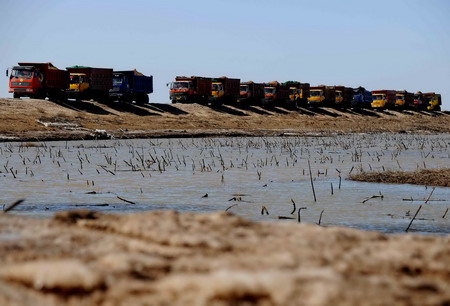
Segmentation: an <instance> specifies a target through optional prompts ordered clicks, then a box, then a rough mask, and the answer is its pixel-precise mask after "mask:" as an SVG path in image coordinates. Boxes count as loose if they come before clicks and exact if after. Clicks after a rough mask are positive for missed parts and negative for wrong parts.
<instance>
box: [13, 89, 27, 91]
mask: <svg viewBox="0 0 450 306" xmlns="http://www.w3.org/2000/svg"><path fill="white" fill-rule="evenodd" d="M26 90H27V89H26V88H14V91H26Z"/></svg>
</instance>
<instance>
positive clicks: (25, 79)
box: [9, 66, 42, 98]
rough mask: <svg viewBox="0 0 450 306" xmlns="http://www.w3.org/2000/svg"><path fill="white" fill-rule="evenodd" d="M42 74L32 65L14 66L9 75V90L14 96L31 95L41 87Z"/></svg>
mask: <svg viewBox="0 0 450 306" xmlns="http://www.w3.org/2000/svg"><path fill="white" fill-rule="evenodd" d="M41 81H42V75H41V74H40V73H39V71H38V70H37V69H36V68H35V67H33V66H14V67H13V68H12V69H11V74H10V76H9V92H10V93H13V96H14V98H20V97H31V96H33V95H34V94H36V93H37V92H38V91H39V89H40V88H41V87H42V84H41Z"/></svg>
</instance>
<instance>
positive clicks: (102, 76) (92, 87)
mask: <svg viewBox="0 0 450 306" xmlns="http://www.w3.org/2000/svg"><path fill="white" fill-rule="evenodd" d="M66 69H67V71H69V73H70V88H69V90H67V95H68V97H69V98H72V99H77V100H83V99H86V100H89V99H93V100H97V101H99V102H108V100H109V90H110V89H112V87H113V70H112V69H111V68H94V67H86V66H72V67H67V68H66Z"/></svg>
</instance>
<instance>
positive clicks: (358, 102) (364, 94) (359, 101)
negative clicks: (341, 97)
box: [350, 86, 372, 109]
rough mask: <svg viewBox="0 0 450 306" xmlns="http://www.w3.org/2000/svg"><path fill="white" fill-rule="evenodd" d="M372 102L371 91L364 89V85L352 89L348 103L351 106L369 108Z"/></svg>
mask: <svg viewBox="0 0 450 306" xmlns="http://www.w3.org/2000/svg"><path fill="white" fill-rule="evenodd" d="M371 103H372V92H370V91H368V90H366V89H365V88H364V87H361V86H360V87H358V88H354V89H353V98H352V102H351V103H350V105H351V107H352V108H355V109H362V108H370V107H371V105H370V104H371Z"/></svg>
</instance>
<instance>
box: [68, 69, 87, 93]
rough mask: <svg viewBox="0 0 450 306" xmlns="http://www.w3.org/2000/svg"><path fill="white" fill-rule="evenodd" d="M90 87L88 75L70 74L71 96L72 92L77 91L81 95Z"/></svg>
mask: <svg viewBox="0 0 450 306" xmlns="http://www.w3.org/2000/svg"><path fill="white" fill-rule="evenodd" d="M88 88H89V82H88V79H87V75H86V74H84V73H71V74H70V87H69V91H68V94H69V96H70V94H71V93H76V94H77V97H78V95H81V94H83V93H84V91H85V90H86V89H88Z"/></svg>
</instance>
